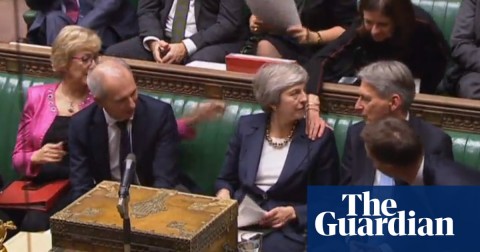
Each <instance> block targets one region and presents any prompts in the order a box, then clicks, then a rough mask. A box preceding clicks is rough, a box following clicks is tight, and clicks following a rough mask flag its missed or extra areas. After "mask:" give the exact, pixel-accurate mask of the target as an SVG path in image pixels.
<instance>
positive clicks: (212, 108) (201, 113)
mask: <svg viewBox="0 0 480 252" xmlns="http://www.w3.org/2000/svg"><path fill="white" fill-rule="evenodd" d="M224 111H225V102H223V101H219V100H209V101H206V102H204V103H202V104H200V106H198V108H197V110H195V112H193V115H192V116H193V117H194V122H195V123H199V122H203V121H208V120H213V119H216V118H218V117H219V116H220V115H222V114H223V112H224Z"/></svg>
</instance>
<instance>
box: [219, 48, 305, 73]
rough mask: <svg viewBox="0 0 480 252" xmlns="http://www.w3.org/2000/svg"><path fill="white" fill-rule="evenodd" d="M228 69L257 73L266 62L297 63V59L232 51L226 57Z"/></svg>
mask: <svg viewBox="0 0 480 252" xmlns="http://www.w3.org/2000/svg"><path fill="white" fill-rule="evenodd" d="M225 61H226V63H227V71H232V72H241V73H250V74H255V73H256V72H257V71H258V69H259V68H260V67H262V66H263V65H264V64H266V63H296V61H295V60H286V59H277V58H268V57H260V56H253V55H246V54H238V53H231V54H229V55H227V56H226V57H225Z"/></svg>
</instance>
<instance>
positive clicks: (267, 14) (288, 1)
mask: <svg viewBox="0 0 480 252" xmlns="http://www.w3.org/2000/svg"><path fill="white" fill-rule="evenodd" d="M247 5H248V7H249V8H250V10H251V11H252V13H253V15H255V16H257V17H258V18H259V19H260V20H262V21H263V22H264V23H265V24H267V25H269V26H271V27H272V28H273V29H274V30H275V31H281V32H284V31H285V30H286V29H287V28H288V27H290V26H293V25H301V24H302V23H301V22H300V17H299V16H298V10H297V6H296V5H295V2H294V0H247Z"/></svg>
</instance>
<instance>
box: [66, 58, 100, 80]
mask: <svg viewBox="0 0 480 252" xmlns="http://www.w3.org/2000/svg"><path fill="white" fill-rule="evenodd" d="M97 60H98V53H97V52H92V51H80V52H78V53H75V54H74V55H73V57H72V59H71V60H70V61H69V63H68V65H67V66H66V74H65V77H66V78H68V79H71V80H73V81H75V82H77V83H82V84H83V85H85V86H86V85H87V75H88V72H89V71H90V70H91V69H93V68H94V67H95V65H96V64H97Z"/></svg>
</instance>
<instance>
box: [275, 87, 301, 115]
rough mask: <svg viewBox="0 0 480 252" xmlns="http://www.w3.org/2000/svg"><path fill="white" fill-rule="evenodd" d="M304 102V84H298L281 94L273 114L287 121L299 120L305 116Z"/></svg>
mask: <svg viewBox="0 0 480 252" xmlns="http://www.w3.org/2000/svg"><path fill="white" fill-rule="evenodd" d="M306 102H307V94H306V93H305V84H304V83H303V84H298V85H295V86H293V87H291V88H288V89H287V90H285V91H283V92H282V94H281V95H280V103H279V104H278V105H277V106H276V107H275V110H274V112H275V113H277V114H278V115H279V116H280V117H282V118H286V119H287V120H292V121H295V120H299V119H302V118H303V117H304V116H305V104H306Z"/></svg>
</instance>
